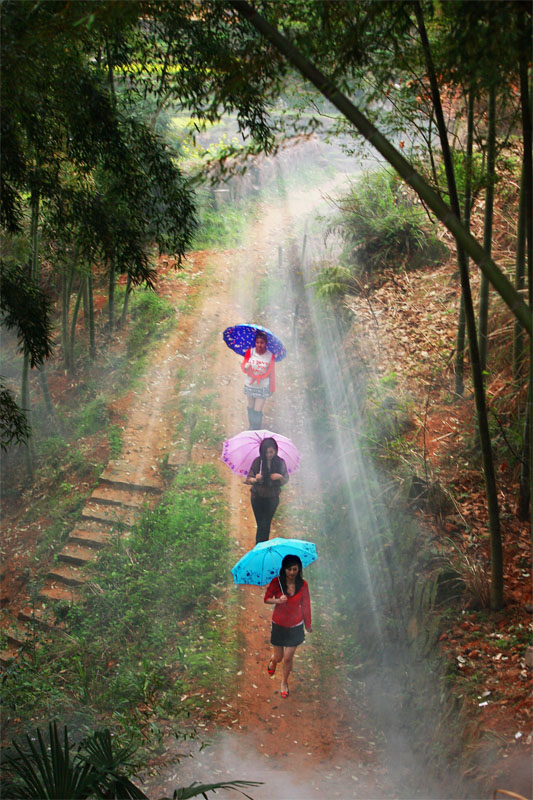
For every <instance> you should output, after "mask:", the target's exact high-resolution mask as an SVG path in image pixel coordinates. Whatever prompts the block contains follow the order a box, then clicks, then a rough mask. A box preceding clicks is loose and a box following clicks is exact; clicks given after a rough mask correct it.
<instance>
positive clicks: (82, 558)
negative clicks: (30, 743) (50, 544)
mask: <svg viewBox="0 0 533 800" xmlns="http://www.w3.org/2000/svg"><path fill="white" fill-rule="evenodd" d="M57 557H58V559H59V561H63V562H65V563H66V564H75V565H77V566H80V567H82V566H83V565H84V564H87V563H89V562H90V561H94V560H95V558H96V557H97V555H96V550H95V549H94V547H85V546H84V545H80V544H76V543H75V542H71V541H70V537H69V541H68V542H67V544H66V545H65V546H64V548H63V549H62V550H61V552H60V553H58V555H57Z"/></svg>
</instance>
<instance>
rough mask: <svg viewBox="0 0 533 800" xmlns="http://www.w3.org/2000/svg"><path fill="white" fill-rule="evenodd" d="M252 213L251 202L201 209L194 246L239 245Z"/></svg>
mask: <svg viewBox="0 0 533 800" xmlns="http://www.w3.org/2000/svg"><path fill="white" fill-rule="evenodd" d="M252 215H253V212H252V210H251V209H250V205H249V203H239V204H238V205H234V204H227V205H223V206H221V207H220V208H219V209H218V210H215V209H213V208H203V209H201V210H200V215H199V216H200V222H199V225H198V231H197V232H196V234H195V236H194V240H193V248H194V249H195V250H204V249H207V248H210V247H215V246H216V247H218V248H224V247H237V246H238V245H239V244H241V242H242V240H243V237H244V235H245V232H246V230H247V227H248V224H249V222H250V219H251V217H252Z"/></svg>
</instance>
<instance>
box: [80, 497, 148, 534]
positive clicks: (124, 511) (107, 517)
mask: <svg viewBox="0 0 533 800" xmlns="http://www.w3.org/2000/svg"><path fill="white" fill-rule="evenodd" d="M81 518H82V520H86V519H92V520H98V521H100V522H107V523H108V524H109V525H113V526H120V525H125V526H126V527H128V528H131V527H132V525H134V524H135V522H136V521H137V519H138V514H136V513H135V512H134V511H132V510H131V509H129V508H121V507H120V506H105V505H100V504H99V503H91V501H90V500H89V501H88V502H87V503H86V504H85V505H84V507H83V511H82V512H81Z"/></svg>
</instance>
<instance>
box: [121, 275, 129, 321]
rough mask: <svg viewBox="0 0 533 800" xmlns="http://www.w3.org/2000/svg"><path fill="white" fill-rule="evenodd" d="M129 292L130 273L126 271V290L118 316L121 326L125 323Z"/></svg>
mask: <svg viewBox="0 0 533 800" xmlns="http://www.w3.org/2000/svg"><path fill="white" fill-rule="evenodd" d="M130 294H131V275H130V273H129V272H128V279H127V281H126V292H125V294H124V303H123V305H122V314H121V317H120V326H121V327H123V326H124V325H125V324H126V317H127V316H128V305H129V302H130Z"/></svg>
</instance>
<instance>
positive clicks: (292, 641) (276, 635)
mask: <svg viewBox="0 0 533 800" xmlns="http://www.w3.org/2000/svg"><path fill="white" fill-rule="evenodd" d="M303 641H305V633H304V624H303V622H302V623H300V625H295V626H294V627H293V628H286V627H285V626H284V625H276V623H275V622H273V623H272V633H271V634H270V644H273V645H275V646H276V647H298V645H299V644H302V642H303Z"/></svg>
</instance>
